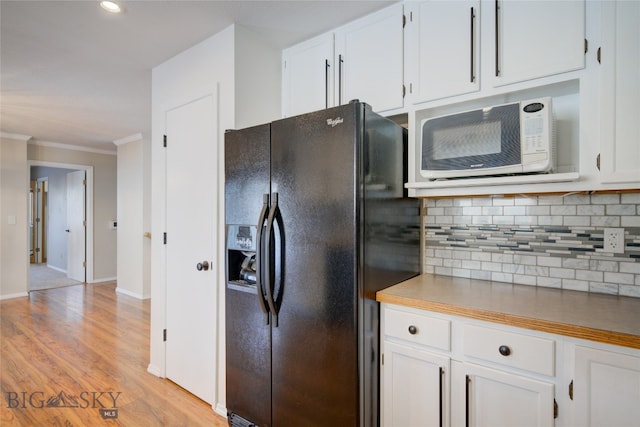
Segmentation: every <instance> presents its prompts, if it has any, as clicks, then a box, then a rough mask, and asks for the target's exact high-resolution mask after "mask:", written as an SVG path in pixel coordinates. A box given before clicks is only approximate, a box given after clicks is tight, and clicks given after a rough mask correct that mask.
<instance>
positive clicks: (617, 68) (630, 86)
mask: <svg viewBox="0 0 640 427" xmlns="http://www.w3.org/2000/svg"><path fill="white" fill-rule="evenodd" d="M639 23H640V2H638V1H617V2H613V1H610V2H609V1H607V2H603V3H602V47H601V64H602V65H601V75H600V76H601V86H600V87H601V97H602V98H601V99H602V102H601V110H600V117H601V137H600V170H601V181H602V182H604V183H618V182H640V127H639V126H638V121H639V120H638V119H640V115H639V114H638V105H640V43H639V41H640V26H639V25H638V24H639Z"/></svg>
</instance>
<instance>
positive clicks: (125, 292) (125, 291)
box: [116, 286, 150, 300]
mask: <svg viewBox="0 0 640 427" xmlns="http://www.w3.org/2000/svg"><path fill="white" fill-rule="evenodd" d="M116 292H117V293H119V294H122V295H127V296H130V297H133V298H136V299H139V300H145V299H149V298H150V297H149V296H148V295H147V296H145V295H141V294H138V293H135V292H131V291H129V290H126V289H122V288H120V287H117V286H116Z"/></svg>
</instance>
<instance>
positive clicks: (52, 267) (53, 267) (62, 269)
mask: <svg viewBox="0 0 640 427" xmlns="http://www.w3.org/2000/svg"><path fill="white" fill-rule="evenodd" d="M47 268H50V269H52V270H55V271H59V272H60V273H63V274H67V270H65V269H64V268H60V267H56V266H55V265H51V264H47Z"/></svg>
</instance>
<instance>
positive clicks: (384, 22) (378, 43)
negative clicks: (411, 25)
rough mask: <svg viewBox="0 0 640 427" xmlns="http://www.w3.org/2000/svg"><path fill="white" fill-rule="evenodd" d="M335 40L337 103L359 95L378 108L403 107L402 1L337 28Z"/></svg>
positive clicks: (378, 109)
mask: <svg viewBox="0 0 640 427" xmlns="http://www.w3.org/2000/svg"><path fill="white" fill-rule="evenodd" d="M335 42H336V45H335V47H336V56H335V61H336V73H337V74H336V98H335V101H336V105H340V104H346V103H348V102H349V101H351V100H353V99H359V100H360V101H363V102H366V103H367V104H369V105H371V106H372V108H373V110H374V111H376V112H384V111H389V110H394V109H399V108H402V107H403V105H404V93H403V92H404V89H403V73H404V68H403V49H402V46H403V5H402V4H401V3H398V4H395V5H393V6H390V7H387V8H385V9H383V10H381V11H378V12H375V13H373V14H371V15H367V16H366V17H364V18H362V19H359V20H357V21H354V22H352V23H350V24H348V25H345V26H344V27H341V28H339V29H337V30H336V31H335Z"/></svg>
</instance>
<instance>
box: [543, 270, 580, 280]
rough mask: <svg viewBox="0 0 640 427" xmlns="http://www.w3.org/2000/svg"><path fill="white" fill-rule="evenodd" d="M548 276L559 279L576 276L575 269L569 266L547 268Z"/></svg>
mask: <svg viewBox="0 0 640 427" xmlns="http://www.w3.org/2000/svg"><path fill="white" fill-rule="evenodd" d="M549 276H551V277H559V278H561V279H573V278H574V277H575V276H576V271H575V270H572V269H570V268H555V267H551V268H549Z"/></svg>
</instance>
